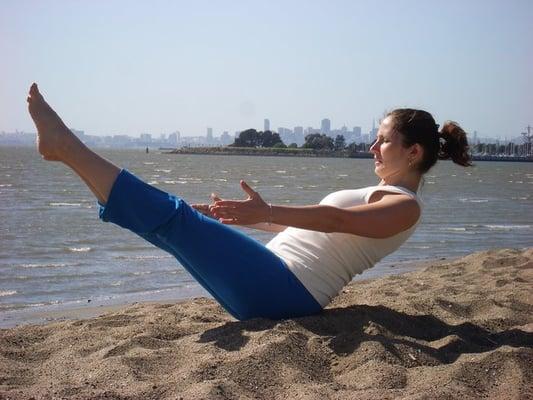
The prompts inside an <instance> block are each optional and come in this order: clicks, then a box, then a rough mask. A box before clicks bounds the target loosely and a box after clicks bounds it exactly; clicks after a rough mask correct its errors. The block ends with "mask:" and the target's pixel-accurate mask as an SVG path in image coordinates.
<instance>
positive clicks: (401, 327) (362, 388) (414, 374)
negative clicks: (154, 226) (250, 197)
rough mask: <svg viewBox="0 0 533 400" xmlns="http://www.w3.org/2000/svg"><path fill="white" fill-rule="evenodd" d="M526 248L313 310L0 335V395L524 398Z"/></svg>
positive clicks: (350, 293) (532, 339) (149, 317)
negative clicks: (283, 317)
mask: <svg viewBox="0 0 533 400" xmlns="http://www.w3.org/2000/svg"><path fill="white" fill-rule="evenodd" d="M532 283H533V249H526V250H508V249H506V250H498V251H488V252H483V253H476V254H472V255H469V256H467V257H464V258H461V259H459V260H456V261H453V262H444V263H440V264H436V263H435V264H433V265H431V266H429V267H428V268H426V269H425V270H423V271H419V272H414V273H410V274H405V275H401V276H390V277H386V278H381V279H376V280H369V281H359V282H356V283H352V284H351V285H350V286H348V287H347V288H346V289H345V290H344V291H343V293H342V294H341V295H340V296H339V297H338V298H337V299H336V300H335V302H334V303H333V304H331V305H330V306H329V307H328V309H326V310H325V311H324V312H323V313H322V314H320V315H317V316H313V317H307V318H300V319H294V320H287V321H281V322H277V321H268V320H252V321H247V322H237V321H235V320H233V319H232V318H231V317H229V315H228V314H226V313H225V312H224V311H223V310H222V309H221V308H220V307H219V306H218V305H217V304H216V303H215V302H213V301H211V300H207V299H195V300H191V301H187V302H184V303H180V304H155V305H154V304H150V305H146V304H145V305H143V304H138V305H134V306H131V307H129V308H126V309H124V310H123V311H121V312H116V313H112V314H106V315H103V316H100V317H97V318H92V319H87V320H80V321H66V322H60V323H53V324H48V325H44V326H22V327H18V328H13V329H5V330H0V398H9V399H28V398H31V397H34V398H36V399H39V398H43V399H49V398H72V399H320V400H323V399H355V398H357V399H457V398H461V399H483V398H486V399H500V398H501V399H529V398H533V368H532V366H533V302H532V298H531V296H532V294H531V293H532V290H531V288H532Z"/></svg>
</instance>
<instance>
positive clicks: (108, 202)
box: [27, 84, 471, 320]
mask: <svg viewBox="0 0 533 400" xmlns="http://www.w3.org/2000/svg"><path fill="white" fill-rule="evenodd" d="M27 101H28V108H29V112H30V114H31V117H32V118H33V121H34V122H35V125H36V127H37V131H38V139H37V140H38V149H39V152H40V153H41V154H42V156H43V158H44V159H45V160H52V161H60V162H63V163H64V164H65V165H67V166H68V167H70V168H72V169H73V170H74V171H75V172H76V173H77V174H78V175H79V176H80V178H81V179H82V180H83V181H84V182H85V183H86V184H87V186H88V187H89V189H90V190H91V191H92V192H93V193H94V195H95V196H96V198H97V199H98V202H99V204H100V217H101V219H102V220H104V221H110V222H114V223H115V224H117V225H119V226H121V227H124V228H126V229H129V230H131V231H133V232H135V233H136V234H138V235H140V236H141V237H143V238H144V239H146V240H148V241H149V242H151V243H153V244H154V245H156V246H158V247H160V248H161V249H163V250H165V251H168V252H169V253H171V254H172V255H174V256H175V257H176V258H177V259H178V260H179V261H180V263H181V264H182V265H183V266H184V267H185V268H186V269H187V270H188V271H189V272H190V273H191V275H192V276H193V277H194V278H195V279H196V280H197V281H198V282H199V283H200V284H201V285H202V286H203V287H204V288H205V289H206V290H208V291H209V292H210V293H211V294H212V295H213V297H214V298H215V299H216V300H217V301H218V302H219V303H220V304H221V305H222V306H223V307H224V308H225V309H226V310H227V311H228V312H229V313H230V314H232V315H233V316H234V317H235V318H237V319H240V320H245V319H250V318H256V317H264V318H271V319H282V318H291V317H299V316H305V315H311V314H315V313H318V312H320V310H321V309H322V308H323V307H325V306H326V305H327V304H328V303H329V302H330V301H331V299H332V298H333V297H334V296H335V295H337V293H338V292H339V291H340V290H341V288H342V287H343V286H344V285H346V284H347V283H348V282H350V280H351V279H352V278H353V276H354V275H355V274H358V273H360V272H362V271H363V270H365V269H367V268H370V267H372V266H373V265H374V264H375V263H376V262H377V261H379V260H380V259H381V258H383V257H385V256H386V255H387V254H390V253H391V252H393V251H394V250H396V249H397V248H398V247H399V246H400V245H401V244H402V243H403V242H405V241H406V240H407V239H408V238H409V236H411V234H412V233H413V232H414V230H415V228H416V226H417V224H418V222H419V220H420V215H421V206H420V202H419V199H418V197H417V195H416V191H417V189H418V186H419V183H420V180H421V178H422V175H423V174H424V173H425V172H427V171H428V170H429V169H430V168H431V167H432V166H433V165H434V164H435V162H436V161H437V159H438V158H441V159H448V158H451V159H452V160H453V161H454V162H456V163H458V164H460V165H463V166H468V165H471V164H470V159H469V156H468V144H467V140H466V134H465V132H464V131H463V130H462V129H461V128H460V127H459V126H458V125H457V124H456V123H453V122H448V123H446V124H445V125H444V127H443V128H442V130H441V131H440V132H439V131H438V125H436V124H435V121H434V119H433V117H432V116H431V115H430V114H429V113H427V112H425V111H421V110H411V109H400V110H395V111H392V112H391V113H389V114H388V115H387V117H386V118H385V119H384V120H383V121H382V123H381V125H380V127H379V131H378V134H377V140H376V141H375V143H374V144H373V145H372V147H371V149H370V151H371V152H372V153H373V154H374V159H375V173H376V175H377V176H378V177H379V178H380V179H381V181H380V182H379V184H378V185H376V186H371V187H367V188H362V189H357V190H342V191H339V192H335V193H331V194H330V195H328V196H326V197H325V198H324V199H323V200H322V201H321V202H320V204H317V205H310V206H298V207H288V206H277V205H270V204H267V203H266V202H265V201H264V200H263V199H262V198H261V196H260V195H259V194H258V193H257V192H255V191H254V190H252V189H251V188H250V187H249V186H248V185H247V184H246V183H245V182H244V181H241V186H242V189H243V190H244V191H245V192H246V193H247V195H248V198H247V199H246V200H243V201H236V200H235V201H226V200H222V199H218V198H216V199H214V200H215V201H214V203H213V204H211V205H209V206H208V205H205V204H204V205H195V206H194V207H191V206H189V205H188V204H187V203H186V202H184V201H183V200H182V199H181V198H179V197H177V196H173V195H170V194H168V193H165V192H162V191H161V190H159V189H157V188H154V187H152V186H150V185H148V184H146V183H144V182H142V181H140V180H139V179H137V178H136V177H135V176H133V175H132V174H130V173H129V172H127V171H126V170H121V169H119V168H118V167H117V166H115V165H113V164H112V163H110V162H109V161H107V160H105V159H103V158H101V157H100V156H99V155H97V154H96V153H94V152H93V151H91V150H90V149H89V148H87V147H86V146H85V145H84V144H83V143H82V142H81V141H80V140H79V139H78V138H77V137H76V136H75V135H73V134H72V132H71V131H70V130H69V129H68V128H67V127H66V125H65V124H64V123H63V121H62V120H61V119H60V118H59V116H58V115H57V114H56V113H55V112H54V111H53V110H52V108H51V107H50V106H49V105H48V104H47V103H46V102H45V100H44V98H43V97H42V95H41V94H40V93H39V90H38V88H37V85H36V84H33V85H32V86H31V88H30V93H29V96H28V99H27ZM441 141H442V143H441ZM204 214H206V215H204ZM228 225H247V226H252V227H255V228H258V229H266V230H270V231H276V232H279V234H278V235H277V236H276V237H274V239H273V240H272V241H270V242H269V243H268V244H267V245H266V246H264V245H262V244H261V243H259V242H257V241H256V240H254V239H252V238H250V237H248V236H247V235H245V234H243V233H242V232H240V231H239V230H236V229H234V228H232V227H230V226H228ZM206 243H209V246H206V245H205V244H206Z"/></svg>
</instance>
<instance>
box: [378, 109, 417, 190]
mask: <svg viewBox="0 0 533 400" xmlns="http://www.w3.org/2000/svg"><path fill="white" fill-rule="evenodd" d="M370 152H371V153H372V154H374V165H375V169H374V172H375V173H376V175H377V176H379V177H380V178H381V179H384V180H386V181H387V180H390V179H387V178H392V177H399V176H402V175H403V174H405V173H406V172H408V171H409V168H410V167H409V160H410V151H409V148H405V147H403V145H402V138H401V134H400V133H398V132H395V131H394V130H393V125H392V117H390V116H388V117H387V118H385V119H384V120H383V121H382V122H381V124H380V125H379V130H378V133H377V138H376V141H375V142H374V144H373V145H372V147H370Z"/></svg>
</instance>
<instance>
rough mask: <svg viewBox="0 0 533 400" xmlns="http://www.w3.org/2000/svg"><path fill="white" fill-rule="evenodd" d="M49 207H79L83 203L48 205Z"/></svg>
mask: <svg viewBox="0 0 533 400" xmlns="http://www.w3.org/2000/svg"><path fill="white" fill-rule="evenodd" d="M48 205H50V206H54V207H79V206H81V203H48Z"/></svg>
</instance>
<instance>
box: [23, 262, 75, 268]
mask: <svg viewBox="0 0 533 400" xmlns="http://www.w3.org/2000/svg"><path fill="white" fill-rule="evenodd" d="M73 265H74V264H66V263H56V264H21V265H18V266H19V267H21V268H65V267H69V266H73Z"/></svg>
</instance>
